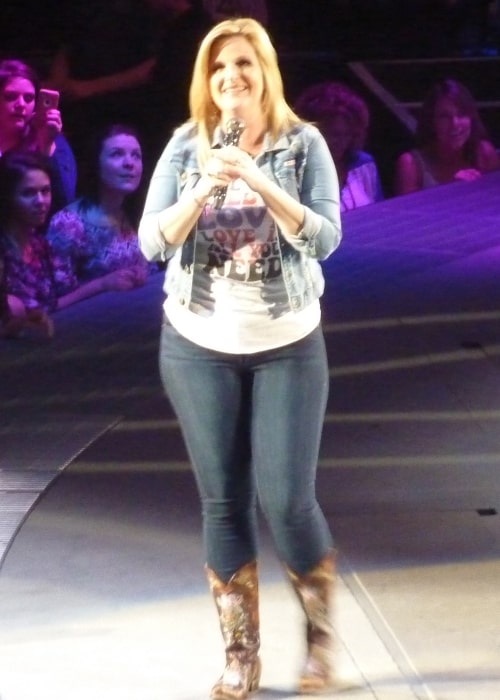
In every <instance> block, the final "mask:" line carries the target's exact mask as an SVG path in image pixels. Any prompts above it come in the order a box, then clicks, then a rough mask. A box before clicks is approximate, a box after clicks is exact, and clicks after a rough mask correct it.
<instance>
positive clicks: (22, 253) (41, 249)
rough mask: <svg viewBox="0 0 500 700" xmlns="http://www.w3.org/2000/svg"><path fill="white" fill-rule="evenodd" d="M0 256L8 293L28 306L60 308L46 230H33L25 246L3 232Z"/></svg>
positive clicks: (4, 283)
mask: <svg viewBox="0 0 500 700" xmlns="http://www.w3.org/2000/svg"><path fill="white" fill-rule="evenodd" d="M0 256H1V258H2V262H3V268H4V269H3V277H4V280H3V286H4V287H5V290H6V292H7V294H11V295H13V296H16V297H18V299H20V300H21V301H22V302H23V304H24V305H25V307H26V308H27V309H35V308H42V309H44V310H45V311H54V310H55V309H56V308H57V294H56V286H55V277H54V266H53V261H52V256H51V252H50V247H49V245H48V243H47V241H46V240H45V237H44V235H43V233H41V232H35V233H33V234H32V235H31V238H30V240H29V241H28V243H27V245H26V246H25V247H24V249H21V248H20V246H19V245H18V244H17V242H16V241H15V240H14V239H13V238H11V237H10V236H7V235H5V234H0ZM1 287H2V283H1V282H0V288H1Z"/></svg>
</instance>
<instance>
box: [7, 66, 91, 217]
mask: <svg viewBox="0 0 500 700" xmlns="http://www.w3.org/2000/svg"><path fill="white" fill-rule="evenodd" d="M44 93H45V94H44ZM57 97H58V96H57V93H56V92H54V91H42V90H40V85H39V79H38V76H37V75H36V73H35V71H34V70H33V69H32V68H31V67H30V66H28V65H27V64H26V63H23V62H22V61H18V60H14V59H9V60H3V61H0V156H2V155H3V154H5V153H7V152H8V151H13V150H16V151H19V150H21V151H37V152H39V153H41V154H42V155H45V156H47V157H49V159H50V163H51V167H52V192H53V194H52V211H53V212H55V211H57V210H58V209H61V208H62V207H63V206H65V205H66V204H68V203H69V202H71V201H72V200H73V199H74V198H75V190H76V171H77V169H76V161H75V157H74V155H73V151H72V150H71V147H70V145H69V143H68V142H67V140H66V139H65V137H64V136H63V134H62V119H61V113H60V111H59V109H58V103H57Z"/></svg>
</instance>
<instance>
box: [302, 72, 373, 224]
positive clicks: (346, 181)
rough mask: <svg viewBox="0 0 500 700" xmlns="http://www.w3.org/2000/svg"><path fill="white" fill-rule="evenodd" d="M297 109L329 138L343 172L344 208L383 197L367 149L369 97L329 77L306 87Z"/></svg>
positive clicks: (341, 188) (343, 209)
mask: <svg viewBox="0 0 500 700" xmlns="http://www.w3.org/2000/svg"><path fill="white" fill-rule="evenodd" d="M295 109H296V110H297V112H298V114H300V116H301V117H303V118H304V119H308V120H309V121H311V122H313V123H315V124H316V125H317V126H318V128H319V129H320V131H321V133H322V134H323V136H324V137H325V139H326V142H327V144H328V146H329V148H330V151H331V153H332V156H333V160H334V162H335V167H336V168H337V173H338V176H339V181H340V206H341V210H342V211H347V210H348V209H355V208H357V207H362V206H364V205H366V204H373V203H374V202H378V201H380V200H381V199H383V193H382V184H381V180H380V176H379V172H378V168H377V165H376V163H375V160H374V158H373V156H372V155H370V154H369V153H367V152H366V151H364V150H363V149H364V147H365V144H366V140H367V137H368V129H369V126H370V112H369V110H368V106H367V104H366V102H365V100H364V99H363V98H362V97H361V96H360V95H359V94H358V93H357V92H355V91H354V90H352V89H351V88H350V87H348V86H347V85H344V84H343V83H338V82H334V81H327V82H324V83H317V84H315V85H311V86H310V87H308V88H306V89H305V90H304V92H302V93H301V95H300V96H299V98H298V99H297V102H296V103H295Z"/></svg>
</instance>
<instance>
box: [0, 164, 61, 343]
mask: <svg viewBox="0 0 500 700" xmlns="http://www.w3.org/2000/svg"><path fill="white" fill-rule="evenodd" d="M50 178H51V168H50V164H49V162H48V159H47V158H46V157H44V156H42V155H40V154H38V153H31V152H26V153H23V152H10V153H7V154H6V155H5V156H3V157H2V158H1V159H0V260H1V263H0V267H1V269H2V275H1V279H0V289H2V291H3V294H2V299H1V300H0V307H1V322H2V323H1V327H0V336H4V337H15V336H17V335H19V334H21V333H22V332H23V331H24V330H26V329H33V330H36V331H39V332H40V333H42V334H43V335H46V336H51V335H52V333H53V323H52V320H51V318H50V316H49V314H50V312H52V311H55V309H56V308H57V296H56V289H55V284H54V277H53V267H52V259H51V254H50V248H49V245H48V243H47V240H46V239H45V236H44V233H43V229H44V225H45V223H46V220H47V217H48V214H49V210H50V205H51V179H50Z"/></svg>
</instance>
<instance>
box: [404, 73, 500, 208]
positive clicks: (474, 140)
mask: <svg viewBox="0 0 500 700" xmlns="http://www.w3.org/2000/svg"><path fill="white" fill-rule="evenodd" d="M415 142H416V146H415V148H414V149H412V150H411V151H407V152H405V153H402V154H401V155H400V156H399V158H398V160H397V161H396V168H395V183H394V193H395V194H396V195H401V194H409V193H410V192H416V191H418V190H422V189H425V188H427V187H434V186H435V185H442V184H446V183H449V182H454V181H456V180H466V181H471V180H476V179H477V178H479V177H481V175H482V174H483V173H487V172H489V171H491V170H496V169H497V168H498V167H499V165H500V161H499V157H498V154H497V151H496V149H495V146H494V145H493V144H492V143H491V141H490V140H489V139H488V136H487V133H486V129H485V127H484V125H483V123H482V121H481V118H480V116H479V112H478V109H477V106H476V103H475V101H474V98H473V97H472V95H471V93H470V92H469V90H468V89H467V88H466V87H465V86H464V85H462V84H461V83H459V82H458V81H456V80H443V81H440V82H437V83H436V84H435V85H433V87H432V88H431V90H430V91H429V93H428V94H427V96H426V97H425V99H424V101H423V103H422V108H421V110H420V113H419V117H418V122H417V128H416V134H415Z"/></svg>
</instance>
